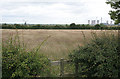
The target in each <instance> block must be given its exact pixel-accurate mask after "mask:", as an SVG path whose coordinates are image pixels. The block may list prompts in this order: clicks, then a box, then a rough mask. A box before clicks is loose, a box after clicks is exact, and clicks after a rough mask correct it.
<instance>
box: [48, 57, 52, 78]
mask: <svg viewBox="0 0 120 79" xmlns="http://www.w3.org/2000/svg"><path fill="white" fill-rule="evenodd" d="M48 60H49V64H50V67H49V69H50V72H48V76H50V75H51V60H50V58H48Z"/></svg>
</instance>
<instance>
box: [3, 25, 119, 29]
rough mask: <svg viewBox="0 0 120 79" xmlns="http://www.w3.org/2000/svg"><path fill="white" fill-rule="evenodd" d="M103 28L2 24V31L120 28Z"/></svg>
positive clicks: (104, 26)
mask: <svg viewBox="0 0 120 79" xmlns="http://www.w3.org/2000/svg"><path fill="white" fill-rule="evenodd" d="M100 26H101V28H96V26H92V25H89V24H87V25H85V24H75V23H71V24H70V25H47V24H46V25H40V24H35V25H32V24H31V25H23V24H2V29H103V30H104V29H107V30H117V29H119V28H120V27H117V26H110V27H107V26H106V25H103V24H100Z"/></svg>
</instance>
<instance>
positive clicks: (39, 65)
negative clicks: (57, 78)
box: [2, 36, 50, 78]
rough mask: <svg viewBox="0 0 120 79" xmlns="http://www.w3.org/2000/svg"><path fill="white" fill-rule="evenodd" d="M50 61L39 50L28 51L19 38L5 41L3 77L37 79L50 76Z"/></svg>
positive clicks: (3, 48)
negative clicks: (30, 78)
mask: <svg viewBox="0 0 120 79" xmlns="http://www.w3.org/2000/svg"><path fill="white" fill-rule="evenodd" d="M48 73H50V71H49V60H48V58H47V57H46V56H44V55H42V54H40V52H38V49H34V50H32V51H27V50H26V45H25V44H24V43H22V42H21V41H20V40H19V36H15V38H14V39H13V37H11V38H10V39H9V40H8V41H3V47H2V77H3V78H6V77H7V78H18V77H35V76H43V77H44V76H49V74H48Z"/></svg>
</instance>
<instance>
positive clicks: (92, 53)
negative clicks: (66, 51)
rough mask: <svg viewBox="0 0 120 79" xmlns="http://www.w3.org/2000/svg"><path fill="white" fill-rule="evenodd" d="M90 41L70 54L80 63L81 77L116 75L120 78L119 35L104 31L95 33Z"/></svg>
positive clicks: (74, 60)
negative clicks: (99, 34) (119, 74)
mask: <svg viewBox="0 0 120 79" xmlns="http://www.w3.org/2000/svg"><path fill="white" fill-rule="evenodd" d="M92 35H93V38H92V41H91V42H90V43H87V44H86V45H84V46H82V47H79V48H78V49H77V50H74V51H73V53H71V54H70V55H69V57H70V59H72V60H73V62H74V63H75V62H78V64H79V76H80V77H115V78H118V73H119V70H118V69H119V67H120V59H119V52H118V47H119V46H118V37H117V35H114V34H106V33H103V34H102V35H101V36H98V35H97V34H95V33H93V34H92Z"/></svg>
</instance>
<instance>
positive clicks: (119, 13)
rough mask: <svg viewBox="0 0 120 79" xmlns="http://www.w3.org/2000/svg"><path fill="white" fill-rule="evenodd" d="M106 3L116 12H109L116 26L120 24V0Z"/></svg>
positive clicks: (110, 0) (111, 0)
mask: <svg viewBox="0 0 120 79" xmlns="http://www.w3.org/2000/svg"><path fill="white" fill-rule="evenodd" d="M106 3H107V4H110V5H111V8H112V9H114V11H113V10H110V11H109V15H110V17H111V19H112V20H114V21H115V24H118V23H120V0H107V2H106Z"/></svg>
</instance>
